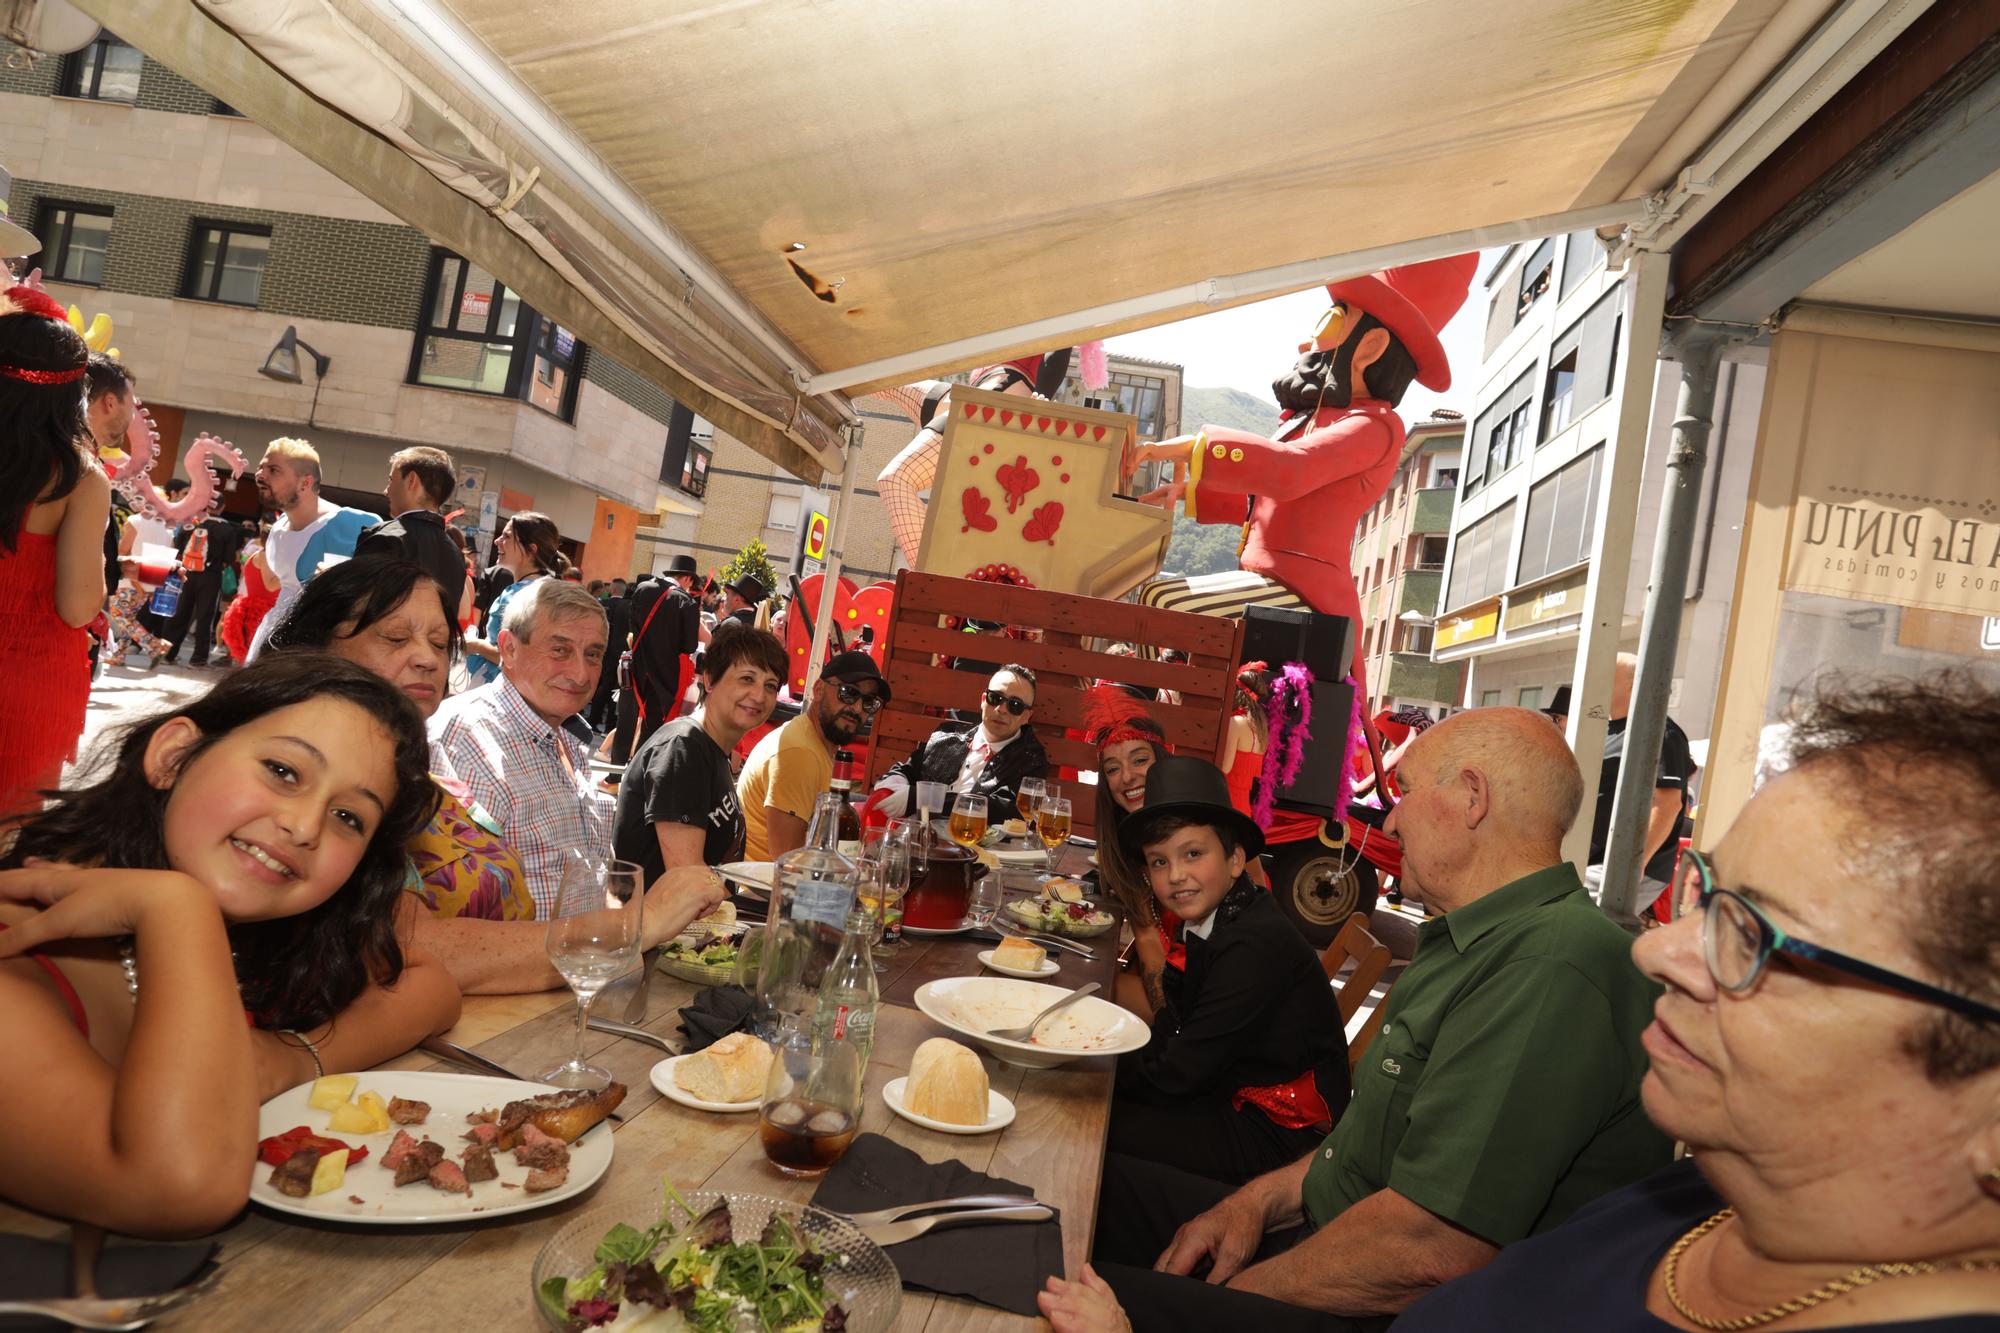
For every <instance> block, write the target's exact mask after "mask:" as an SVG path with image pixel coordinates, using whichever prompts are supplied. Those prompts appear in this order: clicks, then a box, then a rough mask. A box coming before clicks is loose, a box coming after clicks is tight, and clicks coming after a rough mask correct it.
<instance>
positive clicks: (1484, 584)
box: [1444, 500, 1514, 610]
mask: <svg viewBox="0 0 2000 1333" xmlns="http://www.w3.org/2000/svg"><path fill="white" fill-rule="evenodd" d="M1513 542H1514V502H1513V501H1512V500H1509V501H1508V502H1507V503H1506V504H1504V505H1502V506H1500V508H1498V509H1496V510H1494V511H1493V512H1492V513H1490V514H1488V515H1487V516H1486V517H1485V518H1482V519H1480V520H1479V521H1478V522H1477V523H1474V524H1473V525H1472V526H1471V527H1469V528H1466V529H1464V530H1463V531H1461V532H1460V533H1459V534H1458V545H1457V546H1456V547H1454V548H1453V550H1452V556H1451V573H1450V575H1449V576H1447V578H1446V580H1445V598H1444V604H1445V607H1446V609H1448V610H1455V609H1457V608H1458V607H1461V606H1465V605H1466V604H1468V603H1470V602H1477V601H1482V600H1484V599H1485V598H1488V597H1492V596H1495V595H1497V594H1498V593H1499V592H1500V590H1501V589H1502V588H1504V587H1506V586H1507V557H1508V555H1509V553H1510V551H1509V548H1510V547H1512V545H1513Z"/></svg>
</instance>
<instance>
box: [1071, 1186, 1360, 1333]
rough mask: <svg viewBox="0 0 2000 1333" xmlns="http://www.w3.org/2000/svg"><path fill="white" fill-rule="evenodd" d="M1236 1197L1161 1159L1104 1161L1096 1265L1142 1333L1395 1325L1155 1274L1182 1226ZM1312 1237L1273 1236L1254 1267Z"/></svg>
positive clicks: (1303, 1332) (1337, 1331)
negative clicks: (1320, 1310) (1161, 1256)
mask: <svg viewBox="0 0 2000 1333" xmlns="http://www.w3.org/2000/svg"><path fill="white" fill-rule="evenodd" d="M1234 1192H1235V1187H1234V1186H1232V1185H1225V1184H1223V1183H1222V1182H1221V1181H1219V1180H1210V1179H1208V1178H1207V1177H1204V1176H1197V1175H1194V1174H1193V1173H1191V1172H1188V1171H1182V1170H1178V1169H1177V1168H1175V1167H1171V1166H1166V1165H1163V1164H1162V1163H1159V1162H1148V1161H1145V1160H1142V1159H1140V1158H1137V1157H1127V1156H1125V1155H1123V1154H1121V1153H1117V1152H1113V1153H1110V1154H1108V1155H1107V1156H1106V1157H1105V1159H1104V1188H1103V1191H1102V1192H1101V1193H1100V1194H1099V1195H1098V1199H1097V1239H1096V1243H1095V1244H1094V1245H1093V1247H1092V1251H1091V1263H1092V1264H1093V1265H1094V1266H1095V1267H1096V1269H1097V1271H1098V1273H1099V1274H1100V1275H1101V1276H1102V1277H1103V1278H1104V1280H1105V1281H1106V1282H1108V1283H1110V1284H1111V1289H1112V1290H1113V1291H1115V1292H1117V1293H1118V1303H1119V1304H1120V1305H1122V1306H1124V1307H1125V1314H1126V1317H1127V1318H1129V1319H1130V1320H1131V1321H1132V1327H1133V1328H1134V1329H1135V1330H1137V1333H1154V1331H1155V1330H1165V1331H1166V1333H1180V1331H1181V1330H1186V1333H1213V1331H1214V1330H1216V1329H1238V1328H1242V1329H1253V1328H1254V1329H1257V1330H1259V1333H1263V1331H1264V1330H1276V1331H1277V1333H1379V1331H1380V1330H1382V1329H1386V1328H1387V1327H1388V1326H1389V1324H1390V1322H1391V1317H1390V1316H1388V1315H1383V1316H1380V1317H1376V1318H1369V1319H1346V1318H1342V1317H1341V1316H1339V1315H1330V1314H1322V1313H1320V1312H1319V1311H1317V1310H1306V1309H1301V1308H1300V1307H1298V1306H1295V1305H1286V1304H1285V1303H1284V1302H1282V1301H1274V1300H1271V1299H1270V1298H1269V1297H1266V1296H1258V1295H1255V1294H1254V1293H1251V1292H1247V1291H1235V1290H1232V1289H1231V1288H1229V1287H1223V1286H1214V1285H1211V1284H1210V1283H1208V1282H1207V1281H1205V1280H1204V1279H1203V1278H1201V1277H1175V1276H1172V1275H1171V1274H1167V1273H1155V1272H1154V1271H1153V1263H1154V1261H1155V1260H1157V1259H1158V1258H1159V1257H1160V1255H1161V1253H1163V1252H1164V1251H1165V1250H1166V1248H1167V1246H1168V1245H1169V1244H1170V1243H1172V1241H1173V1238H1174V1232H1175V1231H1177V1230H1179V1229H1180V1226H1181V1224H1182V1223H1183V1222H1186V1221H1188V1220H1190V1219H1192V1218H1194V1217H1196V1216H1198V1215H1199V1214H1201V1213H1205V1212H1207V1211H1208V1210H1209V1209H1210V1208H1213V1207H1214V1206H1215V1205H1216V1204H1218V1203H1221V1202H1222V1201H1223V1200H1224V1199H1226V1198H1228V1197H1229V1195H1231V1194H1233V1193H1234ZM1310 1232H1311V1229H1310V1228H1309V1227H1305V1226H1297V1227H1291V1228H1288V1229H1286V1230H1283V1231H1272V1232H1267V1233H1266V1234H1265V1236H1264V1240H1263V1243H1262V1244H1260V1245H1259V1246H1258V1247H1257V1253H1256V1255H1255V1257H1254V1258H1253V1259H1252V1260H1251V1262H1253V1263H1256V1262H1261V1261H1262V1260H1265V1259H1269V1258H1271V1257H1272V1256H1273V1255H1278V1254H1283V1253H1284V1252H1285V1251H1286V1250H1289V1249H1291V1248H1292V1246H1294V1245H1296V1244H1298V1243H1299V1242H1300V1241H1302V1240H1304V1239H1305V1238H1306V1236H1307V1235H1309V1234H1310ZM1245 1266H1246V1267H1247V1266H1248V1265H1245Z"/></svg>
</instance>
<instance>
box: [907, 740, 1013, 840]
mask: <svg viewBox="0 0 2000 1333" xmlns="http://www.w3.org/2000/svg"><path fill="white" fill-rule="evenodd" d="M1020 738H1021V733H1020V732H1018V731H1017V732H1015V733H1014V734H1013V735H1012V736H1009V737H1008V738H1007V739H1006V740H1004V741H994V740H991V739H989V738H988V737H987V735H986V724H985V723H984V722H982V723H980V724H979V725H978V726H977V727H974V728H973V729H972V734H971V735H970V736H968V737H966V740H967V741H968V742H969V743H968V744H967V745H966V747H965V762H964V763H962V764H960V765H959V766H958V776H957V777H955V778H953V779H952V780H951V785H950V786H948V787H947V788H945V791H946V794H948V795H949V794H955V793H958V792H967V791H971V790H972V789H973V787H974V786H975V785H977V784H978V782H979V776H980V774H982V773H984V772H985V771H986V766H987V765H988V764H990V763H992V762H993V756H994V755H996V754H999V753H1000V752H1001V751H1002V750H1004V749H1006V748H1007V747H1008V746H1010V745H1012V744H1013V743H1014V742H1015V741H1017V740H1019V739H1020ZM982 741H984V742H985V743H986V753H984V754H981V753H980V752H979V745H980V742H982ZM875 785H876V787H877V789H878V790H879V789H882V788H887V789H888V790H889V791H890V792H891V793H893V794H892V795H889V796H885V797H884V798H883V799H882V802H881V804H880V805H878V806H877V807H876V809H878V810H880V811H881V812H882V813H883V814H885V815H889V816H891V817H894V816H897V815H901V814H904V813H906V812H907V811H908V810H909V808H910V784H909V783H908V782H906V781H904V779H903V775H902V774H900V773H884V774H883V775H882V777H881V780H880V781H878V782H877V783H876V784H875Z"/></svg>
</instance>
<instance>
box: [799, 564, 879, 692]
mask: <svg viewBox="0 0 2000 1333" xmlns="http://www.w3.org/2000/svg"><path fill="white" fill-rule="evenodd" d="M825 586H826V575H824V574H811V575H808V576H807V577H805V578H803V579H800V580H799V596H800V597H802V598H804V599H805V605H804V607H803V610H804V611H805V614H804V615H797V614H794V615H789V616H786V617H785V649H786V652H785V660H786V661H788V662H790V663H791V664H792V693H793V694H803V693H804V692H805V688H806V677H805V663H806V653H807V651H808V650H809V649H810V648H811V647H812V633H813V619H814V617H815V616H816V615H818V613H819V595H820V589H822V588H824V587H825ZM855 592H856V589H855V586H854V584H853V582H852V581H851V580H849V579H845V578H843V579H842V580H841V581H840V582H839V583H836V584H835V585H834V588H833V623H834V624H835V625H837V626H838V627H839V628H840V632H841V633H842V634H845V635H846V636H847V637H848V638H850V639H852V638H853V637H854V636H855V635H856V634H857V633H858V632H859V631H860V628H861V619H860V617H859V616H858V615H855V614H851V613H852V612H853V610H854V596H855ZM882 639H883V629H882V627H881V626H879V625H878V626H877V627H876V630H875V642H876V643H877V644H878V645H879V644H880V643H881V642H882ZM829 651H831V649H829Z"/></svg>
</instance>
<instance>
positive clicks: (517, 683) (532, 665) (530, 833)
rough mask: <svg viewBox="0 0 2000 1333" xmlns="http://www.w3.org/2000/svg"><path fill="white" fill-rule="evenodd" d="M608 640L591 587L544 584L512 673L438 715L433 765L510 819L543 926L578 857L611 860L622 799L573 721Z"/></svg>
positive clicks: (515, 641)
mask: <svg viewBox="0 0 2000 1333" xmlns="http://www.w3.org/2000/svg"><path fill="white" fill-rule="evenodd" d="M607 636H608V631H607V629H606V626H605V618H604V608H603V607H602V606H601V605H600V604H599V603H598V601H597V599H596V598H595V597H592V596H591V595H590V594H589V592H587V591H585V589H584V588H583V587H582V586H581V585H580V584H575V583H566V582H564V581H563V580H561V579H541V580H538V581H537V582H535V583H534V584H532V585H530V586H529V587H527V588H525V589H523V590H522V591H521V592H520V593H519V594H518V595H516V596H515V598H514V599H513V601H511V602H509V603H508V604H507V612H506V619H505V621H504V623H503V624H502V626H501V636H500V670H501V674H500V678H499V679H498V680H495V681H493V682H491V683H490V684H487V685H482V686H480V687H479V688H478V689H476V690H471V691H469V692H467V693H465V694H461V695H459V696H457V697H456V698H452V699H448V700H446V701H445V703H444V705H443V706H442V707H440V708H439V709H438V711H437V714H436V715H435V716H434V717H432V718H431V723H430V738H431V764H432V767H433V769H434V770H435V771H436V772H438V773H439V774H440V775H442V776H445V777H452V778H456V779H457V780H458V781H460V782H463V783H464V784H465V785H466V787H467V788H469V789H470V791H471V795H472V798H473V800H475V801H477V802H478V803H479V804H480V805H481V806H484V807H485V808H486V810H487V811H488V812H489V813H490V814H492V816H493V817H494V818H495V819H497V820H499V821H500V827H501V833H502V836H504V837H505V838H506V840H507V845H508V846H510V847H512V848H513V849H514V852H515V854H516V855H517V856H519V857H520V858H521V867H522V869H523V870H525V871H526V872H527V876H528V892H529V893H530V894H531V895H533V897H534V900H535V915H536V916H537V917H538V918H540V919H543V920H546V919H548V918H549V917H550V916H552V915H553V914H554V912H555V904H556V896H557V894H558V892H559V891H560V889H561V887H562V868H563V857H564V855H565V854H566V853H569V852H576V851H587V852H589V853H591V854H593V855H597V856H608V855H609V854H610V849H611V809H612V806H611V798H610V797H608V796H604V795H602V794H601V793H599V792H598V791H597V790H596V785H595V784H594V783H593V782H592V781H591V780H590V749H589V747H588V746H587V745H585V744H584V743H583V742H582V741H580V740H578V739H577V738H576V736H575V735H573V734H571V733H570V732H569V731H567V730H565V729H564V726H563V724H564V723H565V722H567V721H568V720H569V719H570V718H572V717H574V716H575V715H576V714H578V713H580V712H582V711H583V709H584V708H585V707H586V706H587V705H588V704H589V703H590V698H591V695H592V693H593V692H595V690H596V689H597V678H598V674H599V672H600V670H601V669H602V667H603V663H604V652H605V640H606V638H607Z"/></svg>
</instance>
